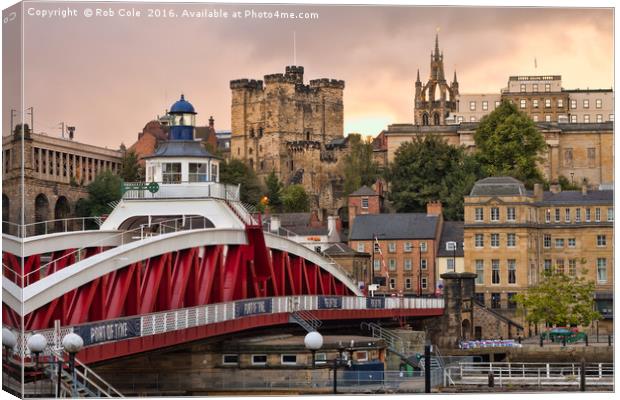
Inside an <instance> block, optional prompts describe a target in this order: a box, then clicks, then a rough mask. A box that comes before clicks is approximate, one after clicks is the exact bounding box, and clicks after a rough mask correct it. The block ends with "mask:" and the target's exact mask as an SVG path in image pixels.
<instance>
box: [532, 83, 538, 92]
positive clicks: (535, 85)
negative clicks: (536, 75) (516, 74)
mask: <svg viewBox="0 0 620 400" xmlns="http://www.w3.org/2000/svg"><path fill="white" fill-rule="evenodd" d="M532 92H538V83H534V84H533V85H532Z"/></svg>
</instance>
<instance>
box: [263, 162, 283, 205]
mask: <svg viewBox="0 0 620 400" xmlns="http://www.w3.org/2000/svg"><path fill="white" fill-rule="evenodd" d="M265 186H266V188H267V198H268V199H269V204H268V206H269V209H270V210H271V211H272V212H280V211H282V198H281V196H282V189H283V185H282V183H281V182H280V181H279V180H278V177H277V176H276V173H275V171H271V173H270V174H269V175H268V176H267V178H265Z"/></svg>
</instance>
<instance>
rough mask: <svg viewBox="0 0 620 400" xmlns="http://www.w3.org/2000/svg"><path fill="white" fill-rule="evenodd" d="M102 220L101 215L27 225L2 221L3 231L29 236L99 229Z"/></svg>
mask: <svg viewBox="0 0 620 400" xmlns="http://www.w3.org/2000/svg"><path fill="white" fill-rule="evenodd" d="M101 222H102V218H101V217H76V218H62V219H51V220H47V221H39V222H33V223H30V224H25V225H20V224H16V223H13V222H8V221H2V233H5V234H7V235H11V236H16V237H18V238H27V237H32V236H38V235H48V234H51V233H63V232H75V231H88V230H96V229H99V226H100V225H101Z"/></svg>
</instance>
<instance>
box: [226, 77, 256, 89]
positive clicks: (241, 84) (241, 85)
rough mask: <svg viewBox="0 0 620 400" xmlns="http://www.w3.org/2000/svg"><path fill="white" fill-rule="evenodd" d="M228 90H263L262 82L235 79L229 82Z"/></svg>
mask: <svg viewBox="0 0 620 400" xmlns="http://www.w3.org/2000/svg"><path fill="white" fill-rule="evenodd" d="M230 88H231V89H251V90H263V81H261V80H256V79H235V80H233V81H230Z"/></svg>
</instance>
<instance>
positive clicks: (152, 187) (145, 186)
mask: <svg viewBox="0 0 620 400" xmlns="http://www.w3.org/2000/svg"><path fill="white" fill-rule="evenodd" d="M130 190H148V191H149V192H151V193H156V192H158V191H159V184H158V183H157V182H149V183H146V182H130V183H125V184H123V193H125V192H128V191H130Z"/></svg>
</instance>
